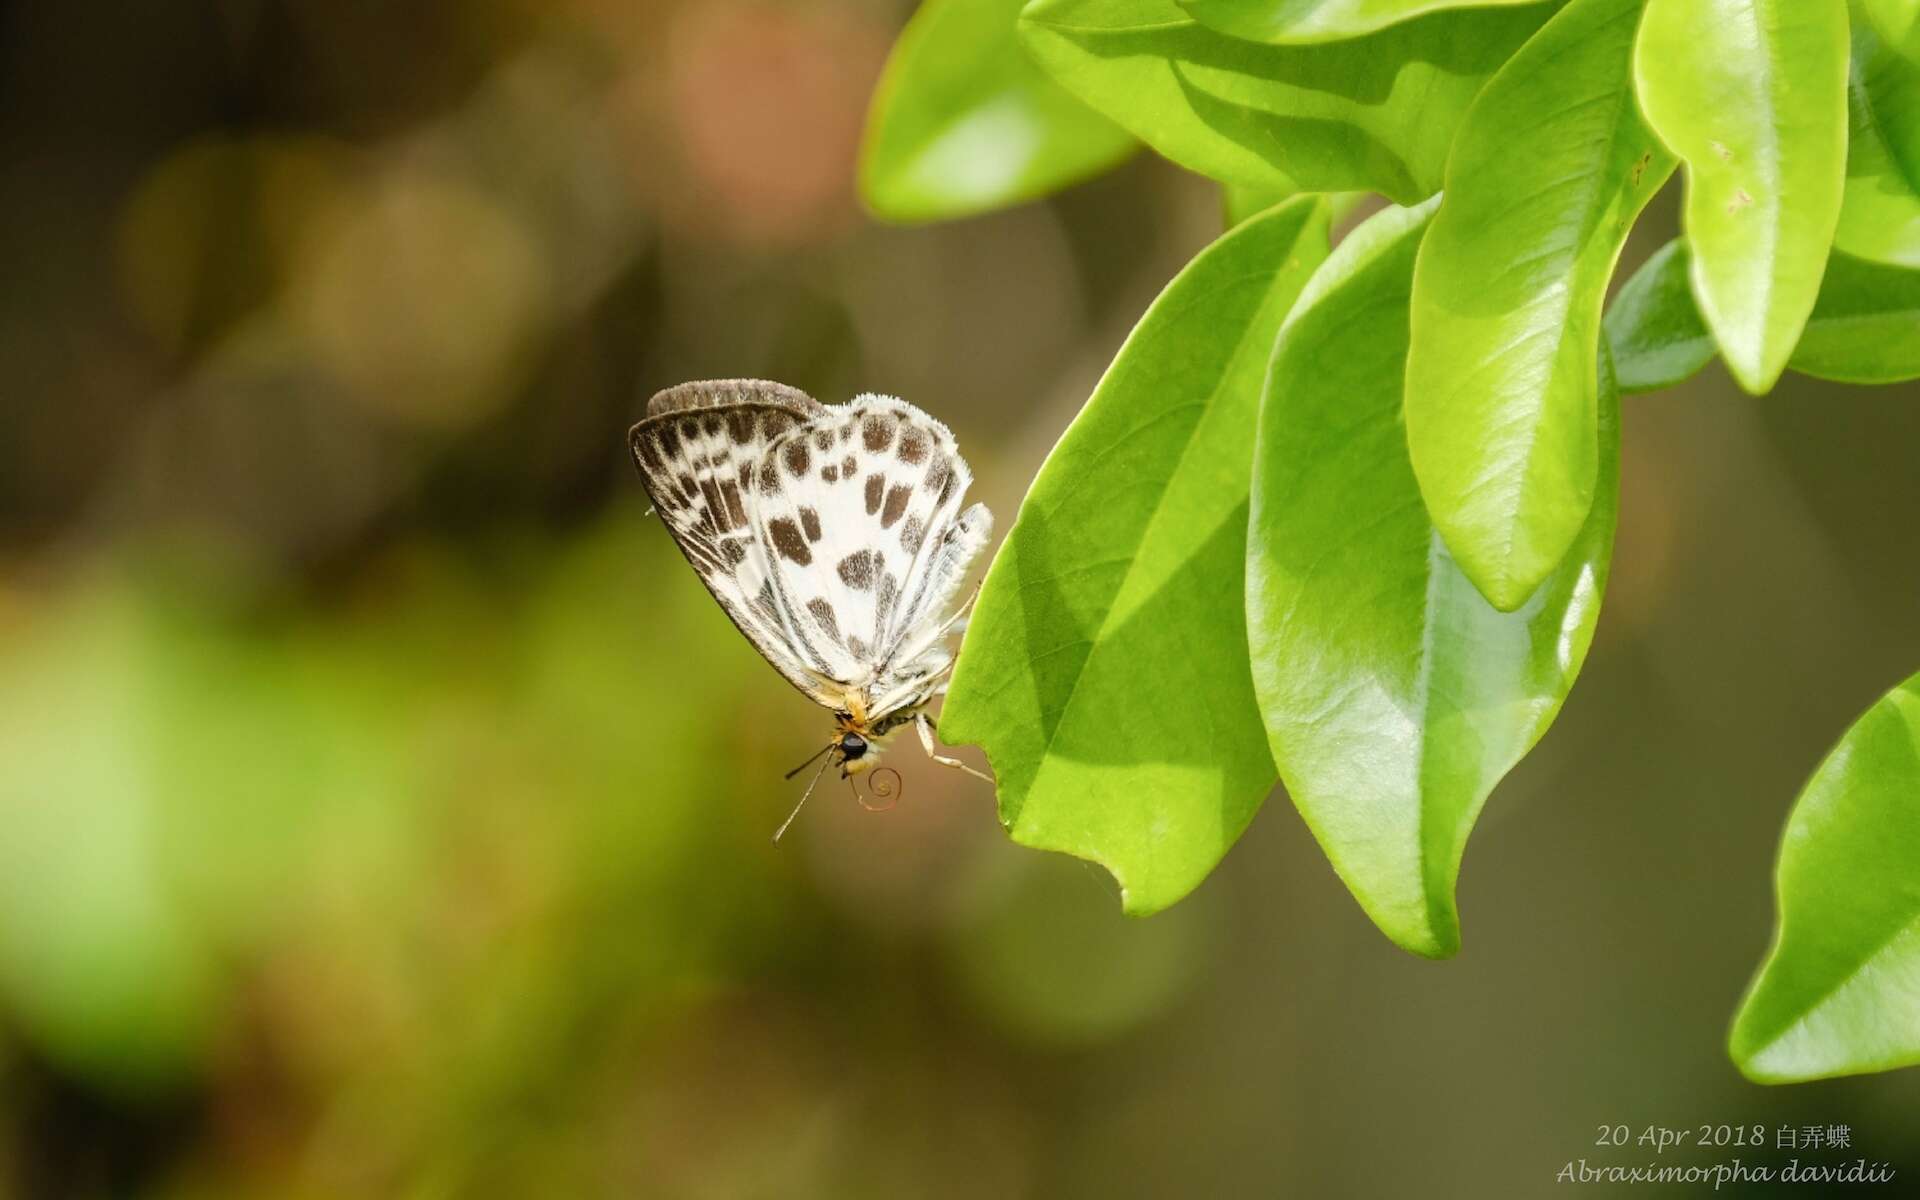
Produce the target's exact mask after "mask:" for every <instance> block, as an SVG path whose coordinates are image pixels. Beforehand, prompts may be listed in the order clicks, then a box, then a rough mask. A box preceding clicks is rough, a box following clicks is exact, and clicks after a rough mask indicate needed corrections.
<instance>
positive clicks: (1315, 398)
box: [1247, 203, 1619, 957]
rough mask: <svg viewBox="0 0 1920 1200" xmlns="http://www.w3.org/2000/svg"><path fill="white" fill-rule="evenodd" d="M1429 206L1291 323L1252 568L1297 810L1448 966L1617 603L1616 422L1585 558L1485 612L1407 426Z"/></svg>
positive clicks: (1365, 893)
mask: <svg viewBox="0 0 1920 1200" xmlns="http://www.w3.org/2000/svg"><path fill="white" fill-rule="evenodd" d="M1431 211H1432V205H1431V203H1429V204H1428V205H1426V206H1423V207H1422V208H1419V209H1413V210H1406V209H1388V210H1386V211H1385V212H1383V213H1381V214H1379V215H1378V216H1375V217H1374V218H1372V219H1371V220H1369V221H1368V222H1367V223H1366V224H1364V225H1362V226H1361V227H1360V228H1359V229H1357V230H1355V231H1354V232H1353V233H1352V234H1350V235H1348V237H1347V239H1346V240H1345V241H1343V242H1342V243H1341V244H1340V246H1339V248H1338V249H1336V250H1335V251H1334V253H1333V256H1332V257H1331V258H1329V259H1328V260H1327V264H1326V266H1325V267H1323V268H1322V269H1321V271H1320V273H1319V274H1318V275H1316V276H1315V277H1314V280H1313V283H1312V284H1311V285H1310V286H1309V287H1308V290H1307V293H1306V294H1305V295H1303V296H1302V297H1301V298H1300V301H1299V303H1298V305H1297V306H1296V308H1295V310H1294V313H1293V315H1292V316H1291V317H1289V318H1288V320H1287V324H1286V326H1285V328H1284V329H1283V331H1282V332H1281V335H1280V338H1279V341H1278V344H1277V346H1276V348H1275V352H1274V362H1273V370H1272V373H1271V375H1270V376H1269V378H1268V381H1267V391H1266V397H1265V400H1264V403H1263V406H1262V409H1261V414H1260V431H1259V441H1258V445H1257V448H1256V450H1255V466H1254V484H1253V501H1252V513H1251V518H1250V534H1249V545H1250V547H1251V554H1250V557H1249V560H1248V568H1247V612H1248V626H1247V628H1248V639H1249V642H1250V643H1251V645H1252V648H1253V663H1254V689H1255V692H1256V693H1257V694H1258V696H1259V698H1260V705H1261V709H1262V712H1263V713H1264V715H1265V720H1266V725H1267V731H1268V738H1269V742H1270V745H1271V748H1272V752H1273V758H1274V761H1275V762H1276V763H1278V764H1279V769H1280V774H1281V777H1282V779H1283V780H1285V782H1286V785H1287V790H1288V791H1289V792H1290V793H1291V794H1292V796H1293V800H1294V803H1295V804H1296V805H1297V806H1298V807H1299V809H1300V812H1301V814H1302V815H1303V816H1305V818H1306V820H1307V824H1308V825H1309V826H1311V827H1312V829H1313V832H1314V836H1315V837H1317V838H1318V839H1319V840H1320V845H1321V846H1322V848H1324V849H1325V851H1326V854H1327V857H1328V858H1329V859H1330V860H1332V862H1333V865H1334V869H1335V870H1336V871H1338V872H1339V873H1340V877H1341V878H1342V879H1343V880H1345V881H1346V884H1347V886H1348V887H1349V888H1350V889H1352V891H1353V894H1354V896H1355V897H1356V898H1357V899H1358V900H1359V901H1360V904H1361V906H1362V907H1363V908H1365V909H1366V911H1367V915H1368V916H1370V917H1372V918H1373V920H1374V923H1375V924H1377V925H1379V927H1380V928H1381V930H1382V931H1383V932H1385V933H1386V934H1387V936H1388V937H1390V938H1392V939H1393V940H1394V941H1395V942H1397V943H1399V944H1400V945H1401V946H1403V947H1405V948H1406V949H1408V950H1411V951H1413V952H1414V953H1417V954H1424V955H1429V956H1433V957H1441V956H1445V955H1449V954H1452V953H1454V952H1455V951H1456V950H1457V949H1458V948H1459V944H1460V934H1459V917H1458V913H1457V910H1456V909H1455V906H1454V884H1455V881H1456V880H1457V878H1458V876H1459V871H1460V858H1461V854H1462V852H1463V850H1464V848H1465V844H1466V838H1467V834H1468V832H1469V830H1470V829H1471V828H1472V826H1473V822H1474V819H1475V818H1476V817H1477V816H1478V814H1479V812H1480V808H1481V805H1482V804H1483V803H1484V801H1485V800H1486V797H1487V794H1488V792H1490V791H1491V790H1492V789H1493V786H1494V785H1495V784H1496V783H1497V782H1498V781H1499V780H1500V778H1501V777H1502V776H1503V775H1505V774H1506V772H1507V771H1508V770H1509V769H1510V768H1511V767H1512V766H1513V764H1514V763H1516V762H1518V761H1519V760H1520V758H1521V756H1522V755H1524V754H1525V753H1526V752H1527V750H1528V749H1529V748H1530V747H1532V745H1533V744H1534V743H1535V742H1536V741H1538V740H1539V738H1540V736H1541V734H1542V733H1544V732H1545V731H1546V729H1547V726H1548V725H1549V724H1551V723H1552V721H1553V718H1554V715H1555V713H1557V712H1558V711H1559V708H1560V703H1561V701H1562V700H1563V699H1564V698H1565V697H1566V694H1567V690H1568V689H1569V688H1570V687H1572V685H1573V680H1574V676H1575V675H1576V674H1577V673H1578V672H1579V670H1580V664H1581V662H1582V660H1583V659H1584V658H1585V656H1586V652H1587V646H1588V643H1589V642H1590V640H1591V639H1592V636H1593V627H1594V621H1595V619H1596V618H1597V617H1598V615H1599V607H1600V596H1601V593H1602V592H1603V590H1604V589H1605V586H1606V577H1607V567H1608V562H1609V558H1610V554H1611V548H1612V544H1613V530H1614V521H1615V513H1616V511H1617V504H1616V501H1617V497H1618V479H1619V417H1618V412H1619V406H1618V401H1617V399H1616V393H1615V392H1614V390H1613V388H1612V386H1611V383H1610V381H1607V380H1604V379H1603V381H1602V384H1601V386H1600V388H1599V412H1600V425H1599V429H1598V432H1597V438H1598V442H1599V446H1600V474H1599V482H1598V487H1597V489H1596V494H1595V499H1594V504H1593V507H1592V509H1591V511H1590V512H1589V514H1588V517H1587V524H1586V526H1585V528H1584V529H1582V530H1581V532H1580V536H1579V537H1578V538H1577V539H1576V541H1575V543H1574V546H1573V548H1572V550H1571V552H1570V553H1569V554H1568V556H1567V558H1566V560H1565V561H1564V562H1562V563H1561V564H1560V566H1559V568H1558V569H1557V570H1555V571H1554V573H1553V574H1552V575H1551V576H1549V577H1548V579H1547V580H1546V582H1545V583H1544V585H1543V586H1541V587H1540V588H1539V589H1538V590H1537V591H1536V592H1535V593H1534V594H1533V596H1532V597H1531V598H1530V599H1529V600H1528V601H1527V603H1526V604H1525V605H1524V606H1523V607H1522V608H1521V609H1520V610H1519V611H1517V612H1511V613H1502V612H1499V611H1497V610H1495V609H1494V608H1493V607H1492V606H1491V605H1489V604H1488V603H1487V601H1486V599H1485V598H1484V597H1482V596H1481V594H1480V593H1479V591H1478V590H1477V589H1476V588H1475V587H1474V585H1473V583H1472V582H1471V581H1470V580H1469V579H1468V578H1467V576H1466V575H1465V574H1464V573H1463V572H1462V571H1461V570H1460V568H1459V567H1458V566H1457V565H1456V564H1455V563H1454V561H1453V560H1452V559H1451V558H1450V557H1449V555H1448V553H1447V548H1446V544H1445V542H1444V541H1442V539H1441V538H1440V536H1439V534H1438V532H1437V531H1436V530H1435V529H1434V527H1433V525H1432V523H1431V522H1430V521H1429V519H1428V517H1427V515H1426V510H1425V509H1424V508H1422V507H1421V504H1420V492H1419V488H1418V486H1417V484H1416V483H1415V480H1414V474H1413V465H1412V463H1411V461H1410V460H1409V458H1408V455H1407V449H1406V439H1405V436H1404V432H1403V430H1402V427H1401V422H1400V412H1401V395H1402V385H1403V375H1404V367H1405V362H1406V355H1407V349H1408V310H1409V305H1410V300H1409V296H1410V292H1411V289H1412V287H1413V275H1414V257H1415V251H1416V247H1417V246H1418V244H1419V241H1420V236H1421V233H1422V231H1423V230H1424V229H1425V227H1426V225H1427V223H1428V218H1429V214H1430V213H1431Z"/></svg>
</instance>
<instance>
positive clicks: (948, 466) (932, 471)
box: [926, 454, 953, 494]
mask: <svg viewBox="0 0 1920 1200" xmlns="http://www.w3.org/2000/svg"><path fill="white" fill-rule="evenodd" d="M952 475H953V463H952V462H951V461H949V460H948V458H947V456H946V455H944V454H942V455H940V456H939V457H937V458H935V459H934V460H933V464H932V465H931V466H929V467H928V468H927V478H926V488H927V490H928V491H929V492H933V493H935V494H938V493H939V491H940V489H941V488H943V487H945V486H946V483H947V480H948V479H949V478H950V477H951V476H952Z"/></svg>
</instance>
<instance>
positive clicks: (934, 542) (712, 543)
mask: <svg viewBox="0 0 1920 1200" xmlns="http://www.w3.org/2000/svg"><path fill="white" fill-rule="evenodd" d="M628 442H629V446H630V448H631V449H632V452H633V458H634V464H635V465H636V466H637V467H638V468H639V471H640V478H641V482H642V483H643V484H644V486H645V487H646V489H647V494H648V496H649V497H650V498H651V499H652V500H653V504H654V508H655V510H656V511H657V512H658V513H659V514H660V516H661V518H662V519H663V520H664V521H665V523H666V525H667V528H668V530H669V531H670V532H671V533H672V534H673V538H674V542H675V543H676V544H677V545H678V546H679V547H680V550H681V552H682V553H683V554H684V555H685V556H686V559H687V561H688V563H689V564H691V565H692V566H693V568H694V571H695V572H696V573H697V574H698V575H699V576H700V578H701V581H702V582H703V583H705V584H706V586H707V589H708V591H710V592H711V593H712V594H713V597H714V599H715V600H717V601H719V603H720V606H721V608H722V609H724V610H725V611H726V613H727V615H728V617H730V618H731V619H732V620H733V623H734V625H735V626H737V627H738V628H739V630H740V632H741V633H742V634H744V635H745V636H746V638H747V640H748V641H750V642H751V643H753V645H754V647H755V649H757V650H759V651H760V653H761V655H762V656H763V657H764V658H766V660H767V661H768V662H769V663H770V664H771V665H772V666H773V667H774V669H775V670H777V671H779V672H780V674H781V675H783V676H784V677H785V678H786V679H787V681H788V682H789V683H791V684H793V686H794V687H796V688H798V689H799V690H800V691H801V692H802V693H804V694H805V695H806V696H807V697H808V698H809V699H811V700H813V701H814V702H815V703H817V704H819V705H821V706H822V707H824V708H826V709H827V710H828V711H829V712H831V713H832V714H833V716H834V723H835V724H834V729H835V734H834V736H835V740H834V741H833V742H831V743H829V746H828V754H829V761H830V762H833V763H837V765H839V766H840V767H841V769H842V772H843V773H845V774H848V775H852V774H856V773H858V772H860V771H862V770H865V769H867V768H868V767H869V766H871V764H872V761H873V754H874V752H875V750H874V746H875V743H876V742H877V741H878V740H879V739H880V738H883V737H885V736H886V735H887V734H888V733H890V732H892V731H893V730H895V729H897V728H899V727H900V726H902V725H904V724H907V723H909V722H918V723H920V725H921V737H922V740H923V742H925V743H926V744H927V746H928V751H929V753H932V749H931V747H932V740H931V733H932V726H931V721H930V720H929V719H928V718H927V717H926V715H925V713H924V711H923V710H924V708H925V706H926V705H927V704H928V703H929V702H930V701H931V700H932V699H933V698H934V697H935V696H937V695H939V694H940V693H941V692H942V691H944V690H945V685H946V679H947V676H948V674H949V673H950V672H951V671H952V668H953V652H952V649H951V648H950V646H949V645H948V641H949V639H950V637H951V636H952V635H953V634H954V633H956V632H958V631H959V628H960V616H961V613H962V611H963V610H964V607H965V605H964V603H956V601H958V599H959V589H960V585H961V583H962V581H963V580H964V578H965V576H966V574H967V570H968V568H969V567H970V566H971V565H972V563H973V561H974V559H975V558H976V557H977V556H978V555H979V553H980V551H981V550H982V549H983V548H984V547H985V546H986V544H987V541H988V539H989V537H990V536H991V533H992V526H993V518H992V514H990V513H989V512H988V511H987V509H986V506H985V505H981V504H975V505H972V506H971V507H963V505H964V503H965V496H966V489H967V486H968V484H969V483H970V482H971V480H972V474H971V472H970V471H969V470H968V469H967V464H966V462H965V461H964V460H963V459H962V458H961V457H960V455H959V452H958V449H957V448H956V446H955V444H954V439H953V434H952V433H951V431H949V430H948V429H947V427H946V426H945V425H942V424H941V423H940V422H938V421H936V420H934V419H933V418H932V417H930V416H928V415H927V414H926V413H924V412H922V411H920V410H919V409H917V408H915V407H914V406H912V405H911V404H908V403H906V402H905V401H902V400H897V399H894V398H892V397H887V396H875V395H862V396H858V397H856V398H854V399H853V400H852V401H850V402H848V403H846V404H842V405H831V406H830V405H823V404H821V403H819V402H818V401H816V400H814V399H813V398H812V397H810V396H807V395H806V394H805V393H802V392H800V391H797V390H796V389H793V388H790V387H786V386H784V385H782V384H777V383H768V382H765V381H759V380H717V381H709V382H699V383H687V384H681V385H680V386H678V387H674V388H669V389H667V390H666V391H663V392H660V393H659V394H657V395H655V396H654V397H653V399H652V400H651V401H649V402H648V405H647V414H646V416H645V417H643V418H642V419H641V420H640V421H639V422H638V423H637V424H635V425H634V426H633V429H632V430H631V432H630V433H629V436H628ZM936 757H938V756H936ZM823 769H824V768H823Z"/></svg>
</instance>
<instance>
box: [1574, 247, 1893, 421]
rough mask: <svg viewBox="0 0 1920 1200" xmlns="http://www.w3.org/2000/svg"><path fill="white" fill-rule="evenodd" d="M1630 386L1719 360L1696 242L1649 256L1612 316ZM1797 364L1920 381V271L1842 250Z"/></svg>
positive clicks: (1639, 387)
mask: <svg viewBox="0 0 1920 1200" xmlns="http://www.w3.org/2000/svg"><path fill="white" fill-rule="evenodd" d="M1607 340H1608V342H1609V344H1611V345H1612V347H1613V355H1614V361H1615V366H1616V369H1617V370H1618V371H1619V377H1620V390H1621V391H1626V392H1643V391H1651V390H1653V389H1655V388H1663V387H1672V386H1673V385H1674V384H1676V383H1679V382H1680V381H1682V380H1684V379H1686V378H1687V377H1688V376H1690V375H1692V374H1693V373H1694V372H1695V371H1698V370H1699V369H1700V368H1701V367H1704V366H1706V365H1707V363H1708V362H1710V361H1711V360H1712V359H1713V341H1712V339H1711V338H1709V337H1708V336H1707V328H1706V326H1705V324H1703V323H1702V322H1701V320H1700V314H1699V312H1698V310H1696V309H1695V308H1694V307H1693V295H1692V293H1691V292H1690V291H1689V290H1688V285H1687V243H1686V240H1685V239H1684V238H1676V239H1674V240H1673V241H1671V242H1668V243H1667V244H1666V245H1665V246H1662V247H1661V248H1660V250H1659V251H1658V252H1656V253H1655V254H1654V256H1653V257H1652V258H1650V259H1648V260H1647V261H1646V264H1645V265H1643V266H1642V267H1641V268H1640V269H1639V270H1638V271H1636V272H1634V275H1633V278H1632V279H1629V280H1628V281H1627V282H1626V285H1625V286H1624V287H1622V288H1621V289H1620V294H1619V295H1618V296H1616V297H1614V301H1613V308H1612V309H1611V310H1610V311H1609V312H1608V313H1607ZM1787 365H1788V366H1790V367H1792V368H1793V369H1794V370H1796V371H1799V372H1801V373H1802V374H1804V375H1813V376H1816V377H1818V378H1820V379H1833V380H1838V381H1840V382H1842V383H1900V382H1903V381H1905V380H1908V379H1920V271H1913V270H1907V269H1905V268H1903V267H1890V266H1887V265H1885V264H1883V263H1872V262H1866V261H1864V260H1862V259H1858V258H1854V257H1852V256H1851V255H1847V254H1842V253H1840V252H1838V251H1835V252H1834V254H1833V257H1832V259H1831V260H1830V261H1829V262H1828V263H1827V273H1826V276H1825V277H1824V278H1823V279H1822V280H1821V281H1820V298H1819V299H1818V300H1816V301H1815V302H1814V305H1813V315H1812V316H1810V317H1808V318H1807V328H1806V331H1805V332H1804V333H1802V334H1801V335H1800V344H1799V345H1798V346H1795V347H1794V349H1793V357H1792V358H1791V359H1790V360H1788V364H1787Z"/></svg>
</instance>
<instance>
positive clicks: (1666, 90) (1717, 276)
mask: <svg viewBox="0 0 1920 1200" xmlns="http://www.w3.org/2000/svg"><path fill="white" fill-rule="evenodd" d="M1634 74H1635V80H1636V86H1637V88H1638V91H1639V96H1640V107H1641V109H1642V111H1643V112H1644V113H1645V114H1646V118H1647V123H1648V124H1649V125H1651V126H1652V127H1653V130H1654V132H1656V133H1657V134H1659V135H1660V138H1661V140H1662V141H1664V142H1665V143H1666V144H1667V146H1668V147H1669V148H1671V149H1672V150H1673V152H1674V153H1675V154H1678V155H1679V156H1680V158H1681V160H1682V161H1683V162H1684V163H1685V164H1686V174H1687V199H1686V210H1685V222H1686V231H1687V237H1688V240H1689V241H1690V242H1691V243H1692V245H1693V293H1694V297H1695V299H1696V300H1697V301H1698V303H1699V305H1700V311H1701V313H1702V315H1704V316H1705V317H1706V321H1707V328H1708V329H1710V330H1712V331H1713V336H1714V340H1715V341H1716V342H1718V343H1719V345H1720V351H1721V353H1722V354H1723V355H1724V356H1725V357H1726V360H1727V367H1728V369H1729V370H1731V371H1732V372H1733V377H1734V378H1735V379H1737V380H1738V381H1739V382H1740V385H1741V386H1742V387H1744V388H1746V389H1747V390H1748V391H1750V392H1756V393H1757V392H1764V391H1766V390H1767V389H1769V388H1771V387H1772V386H1773V383H1774V380H1776V379H1778V378H1779V377H1780V372H1781V371H1782V370H1784V369H1785V368H1786V365H1787V357H1788V356H1789V355H1790V354H1791V353H1792V352H1793V345H1794V343H1795V342H1796V341H1798V340H1799V337H1800V328H1801V326H1802V325H1804V324H1805V323H1806V320H1807V314H1808V313H1810V312H1812V311H1813V300H1814V296H1815V295H1817V294H1818V292H1819V289H1820V273H1821V271H1822V269H1823V268H1824V267H1825V265H1826V261H1827V249H1828V247H1829V246H1830V245H1831V244H1832V242H1833V234H1834V228H1835V225H1836V223H1837V222H1838V220H1839V216H1840V197H1841V190H1842V186H1843V184H1844V182H1845V175H1846V147H1847V100H1846V91H1847V10H1846V6H1845V5H1843V4H1842V3H1840V0H1648V2H1647V11H1646V16H1645V18H1644V20H1643V21H1642V22H1641V26H1640V40H1639V44H1638V47H1637V49H1636V53H1635V61H1634Z"/></svg>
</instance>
